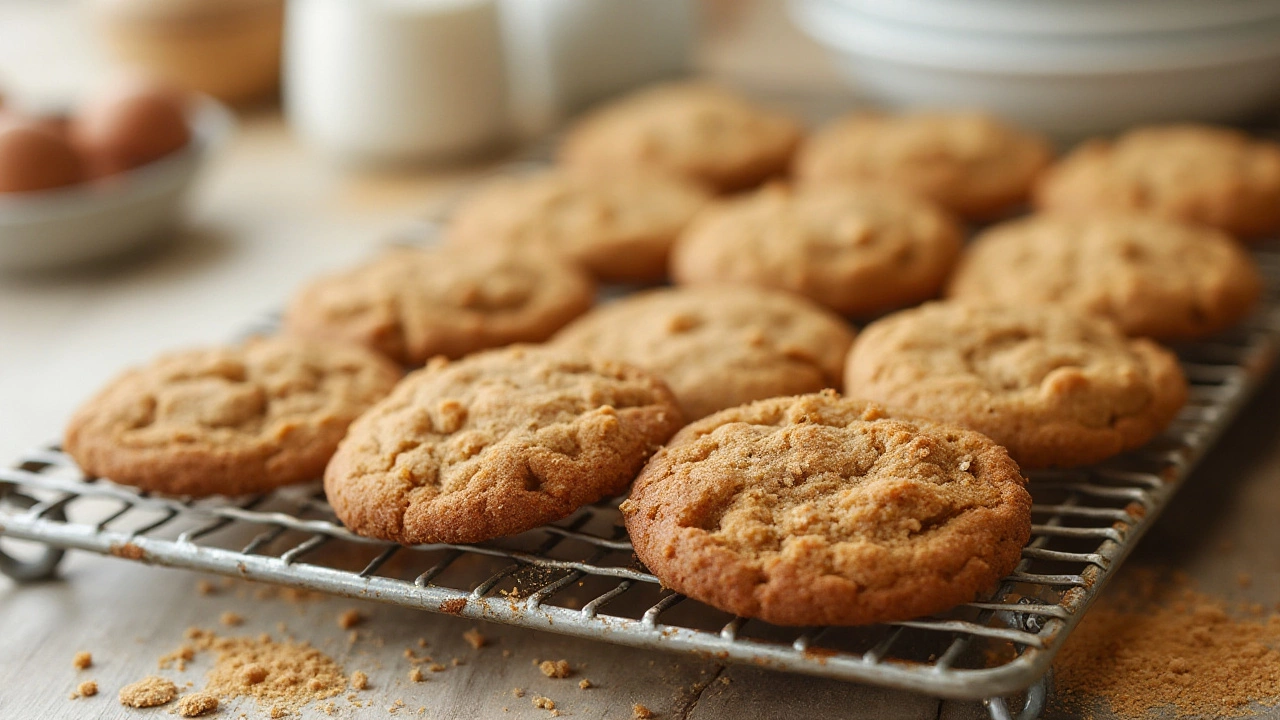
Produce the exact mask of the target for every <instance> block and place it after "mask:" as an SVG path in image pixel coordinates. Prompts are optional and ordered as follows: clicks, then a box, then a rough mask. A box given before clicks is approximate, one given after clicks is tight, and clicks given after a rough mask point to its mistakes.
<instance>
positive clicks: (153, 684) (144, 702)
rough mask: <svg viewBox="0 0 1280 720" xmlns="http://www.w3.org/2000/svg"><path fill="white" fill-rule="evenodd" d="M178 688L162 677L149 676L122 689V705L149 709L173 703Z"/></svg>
mask: <svg viewBox="0 0 1280 720" xmlns="http://www.w3.org/2000/svg"><path fill="white" fill-rule="evenodd" d="M177 696H178V687H177V686H176V685H174V684H173V682H171V681H169V680H166V679H164V678H162V677H157V676H155V675H149V676H147V677H145V678H142V679H141V680H139V681H138V682H136V683H131V684H129V685H125V686H124V687H122V688H120V704H121V705H127V706H129V707H132V708H149V707H156V706H158V705H164V704H166V703H169V702H172V701H173V699H174V698H175V697H177Z"/></svg>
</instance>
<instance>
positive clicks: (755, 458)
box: [622, 391, 1031, 625]
mask: <svg viewBox="0 0 1280 720" xmlns="http://www.w3.org/2000/svg"><path fill="white" fill-rule="evenodd" d="M1024 482H1025V481H1024V480H1023V478H1022V475H1021V474H1020V473H1019V471H1018V466H1017V465H1016V464H1015V463H1014V462H1013V461H1012V460H1010V459H1009V454H1008V453H1007V452H1005V449H1004V448H1002V447H1000V446H998V445H996V444H995V443H994V442H992V441H991V440H989V439H988V438H986V437H984V436H982V435H979V434H978V433H976V432H971V431H969V430H964V429H961V428H958V427H955V426H951V425H943V424H939V423H934V422H929V421H923V420H912V419H904V418H895V417H890V416H888V415H887V414H885V413H884V412H883V411H882V410H881V409H880V408H878V407H876V406H875V405H873V404H871V403H868V402H864V401H861V400H850V399H844V398H841V397H840V396H839V395H837V394H836V393H835V392H834V391H828V392H824V393H821V394H815V395H802V396H799V397H784V398H774V399H771V400H761V401H759V402H755V403H752V404H750V405H745V406H743V407H736V408H731V409H728V410H724V411H722V412H719V413H716V414H715V415H712V416H711V417H708V418H704V419H702V420H700V421H698V422H695V423H693V424H691V425H689V426H688V427H686V428H684V429H683V430H681V431H680V432H679V433H678V434H677V435H676V437H675V438H674V439H672V441H671V443H670V444H669V445H667V447H665V448H663V449H662V450H660V451H659V452H658V454H657V455H654V457H653V459H652V460H650V461H649V464H648V465H647V466H645V469H644V471H643V472H641V473H640V477H639V478H637V479H636V484H635V487H634V488H633V489H632V491H631V497H630V498H628V499H627V501H626V502H624V503H623V505H622V512H623V515H624V518H625V520H626V524H627V532H628V533H629V534H630V536H631V542H632V545H633V546H634V547H635V551H636V555H638V556H639V557H640V559H641V560H642V561H644V564H645V565H647V566H648V568H649V569H650V570H651V571H652V572H653V574H654V575H657V576H658V579H659V580H661V581H662V584H663V585H664V586H666V587H669V588H672V589H674V590H676V591H677V592H681V593H684V594H686V595H688V596H689V597H692V598H695V599H697V600H701V601H703V602H706V603H708V604H710V605H714V606H715V607H718V608H720V609H721V610H725V611H728V612H731V613H735V614H738V615H742V616H745V617H754V618H760V619H763V620H766V621H768V622H771V623H775V624H778V625H864V624H868V623H875V622H886V621H894V620H907V619H910V618H914V617H919V616H922V615H929V614H932V613H936V612H941V611H943V610H947V609H949V608H951V607H954V606H956V605H959V604H961V603H965V602H969V601H972V600H974V599H975V597H977V596H978V595H979V594H980V593H982V592H983V591H985V590H989V589H991V588H992V587H994V585H995V584H996V582H997V581H998V580H999V579H1000V578H1001V577H1003V576H1004V575H1006V574H1007V573H1009V572H1010V571H1012V570H1013V569H1014V566H1015V565H1017V563H1018V559H1019V556H1020V554H1021V549H1022V546H1023V545H1024V544H1026V542H1027V539H1028V538H1029V536H1030V534H1031V496H1030V495H1029V494H1028V493H1027V491H1026V489H1025V488H1024V487H1023V485H1024Z"/></svg>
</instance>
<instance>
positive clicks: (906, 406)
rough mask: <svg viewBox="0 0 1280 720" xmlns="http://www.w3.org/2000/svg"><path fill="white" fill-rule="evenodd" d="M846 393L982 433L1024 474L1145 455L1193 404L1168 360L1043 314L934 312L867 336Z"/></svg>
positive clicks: (937, 306) (1104, 324)
mask: <svg viewBox="0 0 1280 720" xmlns="http://www.w3.org/2000/svg"><path fill="white" fill-rule="evenodd" d="M845 390H846V392H848V393H849V394H850V395H855V396H857V397H860V398H867V399H869V400H872V401H874V402H879V403H882V404H883V405H884V406H885V407H887V408H889V409H890V410H891V411H892V412H902V413H909V414H911V415H914V416H917V417H925V418H930V419H932V420H936V421H939V422H948V423H955V424H958V425H963V426H965V427H968V428H971V429H973V430H977V431H978V432H980V433H983V434H984V435H986V436H988V437H990V438H991V439H992V440H994V441H995V442H997V443H999V444H1000V445H1003V446H1004V447H1006V448H1008V449H1009V454H1010V455H1011V456H1012V457H1013V459H1014V460H1015V461H1017V462H1018V464H1019V465H1021V466H1022V468H1023V469H1024V470H1026V469H1034V468H1044V467H1054V466H1056V467H1071V466H1076V465H1086V464H1089V463H1094V462H1099V461H1101V460H1104V459H1106V458H1108V457H1111V456H1112V455H1116V454H1118V453H1120V452H1122V451H1124V450H1129V449H1133V448H1136V447H1138V446H1140V445H1143V444H1144V443H1146V442H1147V441H1148V440H1150V439H1151V438H1152V437H1154V436H1155V435H1156V434H1157V433H1159V432H1160V431H1161V430H1163V429H1164V428H1165V426H1167V425H1168V424H1169V422H1171V421H1172V420H1173V418H1174V416H1175V415H1177V413H1178V410H1179V409H1180V408H1181V407H1182V405H1183V403H1184V402H1186V398H1187V383H1186V379H1185V378H1184V377H1183V374H1182V369H1181V368H1180V367H1179V365H1178V361H1177V358H1176V357H1175V356H1174V355H1173V353H1171V352H1169V351H1168V350H1165V349H1164V348H1162V347H1160V346H1159V345H1157V344H1155V343H1153V342H1151V341H1150V340H1146V339H1130V338H1127V337H1125V336H1124V335H1123V334H1122V333H1121V332H1120V329H1119V328H1118V327H1116V326H1115V325H1114V324H1113V323H1111V322H1109V321H1107V320H1103V319H1101V318H1090V317H1086V316H1081V315H1077V314H1075V313H1071V312H1069V311H1066V310H1060V309H1056V308H1052V307H1048V306H1025V307H995V306H969V305H962V304H958V303H954V302H946V303H928V304H925V305H922V306H920V307H918V308H914V309H912V310H904V311H902V312H899V313H894V314H893V315H890V316H888V317H886V318H884V319H882V320H878V321H876V322H874V323H872V324H871V325H868V326H867V327H866V328H865V329H864V330H863V331H862V334H861V335H860V336H859V338H858V342H857V343H855V344H854V347H853V350H852V351H851V352H850V353H849V359H848V362H847V365H846V369H845Z"/></svg>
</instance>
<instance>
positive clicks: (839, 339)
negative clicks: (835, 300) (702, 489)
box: [552, 285, 853, 419]
mask: <svg viewBox="0 0 1280 720" xmlns="http://www.w3.org/2000/svg"><path fill="white" fill-rule="evenodd" d="M852 341H853V328H852V327H850V326H849V325H848V324H847V323H845V322H844V320H842V319H841V318H840V317H839V316H837V315H835V314H834V313H832V312H830V311H829V310H826V309H824V308H822V307H819V306H818V305H815V304H813V303H811V302H809V301H808V300H805V299H803V298H800V297H797V296H794V295H791V294H789V293H784V292H780V291H777V290H765V289H762V288H752V287H746V286H734V285H697V286H692V287H682V288H674V289H662V290H652V291H649V292H644V293H637V294H635V295H631V296H629V297H627V298H624V299H622V300H618V301H616V302H613V303H610V304H608V305H604V306H601V307H599V308H597V309H596V310H594V311H592V312H590V313H588V314H586V315H584V316H583V317H581V318H579V319H578V320H576V321H575V322H573V323H571V324H570V325H569V326H568V327H566V328H565V329H564V330H562V331H560V333H559V334H557V335H556V336H555V338H553V340H552V342H553V344H555V345H557V346H559V347H564V348H570V349H573V350H576V351H579V352H587V353H591V354H594V355H598V356H600V357H608V358H613V359H615V360H619V361H622V362H628V363H632V364H634V365H636V366H638V367H642V368H645V369H646V370H650V371H652V372H654V373H656V374H657V375H658V376H659V377H661V378H662V379H663V380H665V381H666V383H667V385H668V386H670V387H671V390H672V391H673V392H674V393H675V394H676V397H677V398H679V399H680V406H681V407H682V408H683V409H684V414H685V417H686V418H688V419H696V418H700V417H703V416H705V415H709V414H711V413H713V412H715V411H717V410H722V409H724V408H727V407H733V406H735V405H741V404H743V403H748V402H751V401H752V400H759V399H762V398H767V397H776V396H779V395H796V394H799V393H806V392H816V391H818V390H822V389H824V388H837V389H838V388H839V385H840V368H841V363H843V361H844V356H845V352H846V351H848V349H849V344H850V343H851V342H852Z"/></svg>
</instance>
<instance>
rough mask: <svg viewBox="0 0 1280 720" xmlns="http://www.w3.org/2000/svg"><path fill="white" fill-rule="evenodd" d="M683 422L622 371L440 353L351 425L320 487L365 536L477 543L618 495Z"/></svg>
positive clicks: (517, 351) (645, 384) (581, 363)
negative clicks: (452, 358)
mask: <svg viewBox="0 0 1280 720" xmlns="http://www.w3.org/2000/svg"><path fill="white" fill-rule="evenodd" d="M680 425H681V417H680V409H679V408H678V407H677V406H676V402H675V398H674V397H673V396H672V394H671V391H670V390H668V389H667V387H666V386H665V385H663V384H662V381H661V380H658V379H657V378H656V377H654V376H652V375H650V374H649V373H646V372H644V371H642V370H638V369H636V368H633V367H630V366H627V365H623V364H620V363H614V362H610V361H603V360H596V359H591V358H588V357H586V356H583V355H580V354H573V353H564V352H557V351H554V350H549V349H546V348H538V347H532V346H517V347H514V348H505V349H501V350H490V351H488V352H483V353H477V354H475V355H471V356H469V357H466V358H464V359H462V360H458V361H454V362H449V361H446V360H444V359H443V358H438V359H436V360H433V361H432V362H431V363H429V364H428V365H427V366H426V367H425V368H423V369H422V370H419V371H417V372H415V373H413V374H411V375H409V377H407V378H405V380H404V382H402V383H401V384H400V385H399V386H398V387H397V388H396V390H395V391H394V392H393V393H392V394H391V395H390V396H389V397H387V398H386V400H384V401H382V402H381V403H379V404H378V405H376V406H374V407H373V408H372V409H371V410H369V412H368V413H366V414H365V415H364V416H362V417H361V418H360V419H359V420H358V421H356V423H355V424H354V425H352V426H351V432H350V433H349V434H348V435H347V438H346V439H345V440H343V442H342V445H341V446H340V447H339V448H338V452H337V454H335V455H334V457H333V461H332V462H330V463H329V467H328V469H327V470H326V471H325V476H324V488H325V493H326V494H327V495H328V497H329V503H330V504H331V505H332V506H333V509H334V511H335V512H336V513H337V514H338V517H339V518H340V519H341V520H342V522H343V523H344V524H345V525H346V526H347V527H348V528H350V529H351V530H353V531H354V532H357V533H359V534H361V535H365V536H368V537H374V538H379V539H383V540H391V541H394V542H398V543H402V544H405V545H413V544H419V543H434V542H449V543H469V542H479V541H481V540H486V539H489V538H494V537H499V536H503V535H513V534H516V533H520V532H523V531H525V530H529V529H532V528H535V527H538V526H539V525H543V524H545V523H548V522H551V521H553V520H558V519H560V518H562V517H565V516H566V515H568V514H569V513H571V512H573V511H574V510H575V509H577V508H579V507H581V506H583V505H587V504H589V503H593V502H596V501H598V500H600V499H602V498H605V497H608V496H611V495H617V494H618V493H621V492H622V491H624V490H625V489H626V488H627V486H628V485H630V484H631V481H632V480H633V479H634V478H635V476H636V473H637V472H638V471H639V470H640V468H641V467H642V466H643V465H644V462H645V460H647V459H648V458H649V455H650V454H652V453H653V451H654V450H656V449H657V448H658V446H659V445H661V444H662V443H663V442H665V441H666V440H667V438H669V437H671V434H672V433H674V432H675V431H676V430H677V429H678V428H679V427H680Z"/></svg>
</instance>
